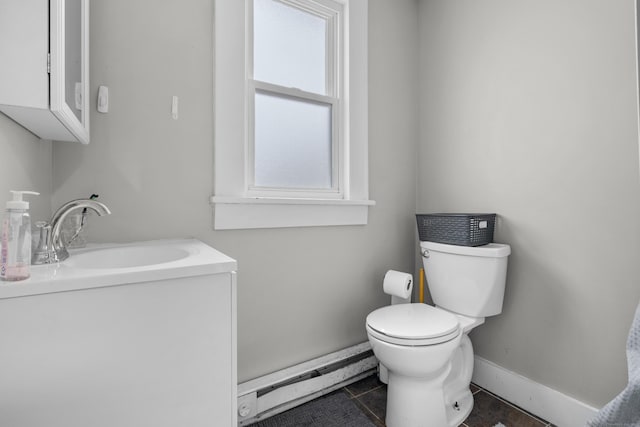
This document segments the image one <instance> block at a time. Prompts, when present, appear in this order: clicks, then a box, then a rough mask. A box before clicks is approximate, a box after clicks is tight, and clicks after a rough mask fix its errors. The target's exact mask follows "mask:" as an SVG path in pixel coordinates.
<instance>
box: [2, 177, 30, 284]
mask: <svg viewBox="0 0 640 427" xmlns="http://www.w3.org/2000/svg"><path fill="white" fill-rule="evenodd" d="M11 193H12V194H13V200H10V201H8V202H7V210H6V212H5V215H4V218H3V220H2V239H1V240H2V242H1V243H2V249H1V251H0V279H2V280H7V281H16V280H24V279H28V278H29V276H30V272H29V267H30V265H31V218H29V202H26V201H24V200H22V195H23V194H33V195H36V196H37V195H39V194H40V193H36V192H35V191H14V190H11Z"/></svg>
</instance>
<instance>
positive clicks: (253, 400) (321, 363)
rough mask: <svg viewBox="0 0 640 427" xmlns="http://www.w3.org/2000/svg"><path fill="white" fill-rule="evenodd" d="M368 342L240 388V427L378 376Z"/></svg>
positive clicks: (244, 384) (247, 383) (257, 379)
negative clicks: (366, 378) (374, 374)
mask: <svg viewBox="0 0 640 427" xmlns="http://www.w3.org/2000/svg"><path fill="white" fill-rule="evenodd" d="M377 365H378V361H377V359H376V358H375V356H374V355H373V351H372V350H371V345H370V344H369V343H368V342H365V343H362V344H358V345H356V346H353V347H349V348H346V349H344V350H340V351H337V352H335V353H331V354H327V355H326V356H322V357H319V358H317V359H313V360H310V361H308V362H304V363H301V364H299V365H296V366H292V367H290V368H286V369H283V370H281V371H277V372H274V373H272V374H269V375H265V376H263V377H260V378H256V379H253V380H251V381H247V382H245V383H242V384H238V425H240V426H246V425H249V424H252V423H255V422H257V421H260V420H263V419H265V418H269V417H271V416H273V415H276V414H279V413H280V412H284V411H286V410H288V409H291V408H293V407H295V406H298V405H301V404H303V403H306V402H309V401H310V400H313V399H315V398H317V397H320V396H322V395H324V394H327V393H330V392H332V391H334V390H337V389H339V388H341V387H344V386H346V385H348V384H351V383H353V382H355V381H358V380H360V379H362V378H365V377H367V376H369V375H371V374H373V373H374V372H376V369H377Z"/></svg>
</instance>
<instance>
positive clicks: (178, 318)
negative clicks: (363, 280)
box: [0, 240, 237, 427]
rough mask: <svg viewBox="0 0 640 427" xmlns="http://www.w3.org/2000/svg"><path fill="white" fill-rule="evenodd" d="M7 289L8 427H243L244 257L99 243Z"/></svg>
mask: <svg viewBox="0 0 640 427" xmlns="http://www.w3.org/2000/svg"><path fill="white" fill-rule="evenodd" d="M70 253H71V256H70V257H69V259H68V260H66V261H64V262H62V263H60V264H52V265H43V266H34V267H33V268H32V276H31V278H29V279H27V280H26V281H23V282H13V283H8V282H0V426H11V427H34V426H47V427H88V426H91V427H115V426H118V427H134V426H135V427H141V426H154V427H176V426H189V427H199V426H203V427H204V426H207V427H211V426H222V427H226V426H236V425H237V420H236V395H237V391H236V389H237V374H236V273H235V271H236V269H237V264H236V261H234V260H233V259H231V258H229V257H228V256H226V255H224V254H222V253H220V252H218V251H216V250H214V249H212V248H211V247H209V246H207V245H205V244H203V243H201V242H199V241H197V240H169V241H153V242H143V243H135V244H126V245H95V246H92V247H91V248H86V249H80V250H74V251H70Z"/></svg>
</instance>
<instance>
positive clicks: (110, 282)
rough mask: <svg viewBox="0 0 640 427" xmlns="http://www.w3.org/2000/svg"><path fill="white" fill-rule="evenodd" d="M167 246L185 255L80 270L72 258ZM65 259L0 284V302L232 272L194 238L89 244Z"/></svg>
mask: <svg viewBox="0 0 640 427" xmlns="http://www.w3.org/2000/svg"><path fill="white" fill-rule="evenodd" d="M157 246H165V247H170V248H172V250H175V251H185V252H186V253H187V254H185V255H186V256H184V257H183V258H181V259H177V260H175V261H169V262H163V263H160V264H149V265H141V266H135V267H126V268H121V267H117V268H81V267H78V266H75V265H74V261H73V260H74V256H78V255H82V254H87V253H89V252H93V251H96V252H97V251H100V250H104V249H111V250H112V249H116V250H117V249H119V248H122V249H123V250H127V248H136V247H142V248H143V249H144V248H149V249H150V250H151V249H152V247H157ZM69 254H70V256H69V258H68V259H66V260H65V261H63V262H61V263H57V264H48V265H32V266H31V277H30V278H28V279H26V280H22V281H18V282H0V299H5V298H16V297H24V296H29V295H39V294H48V293H54V292H65V291H74V290H80V289H91V288H99V287H104V286H118V285H126V284H133V283H141V282H149V281H153V280H166V279H175V278H178V277H193V276H201V275H209V274H219V273H228V272H232V271H235V270H236V269H237V268H238V267H237V263H236V261H235V260H234V259H232V258H230V257H228V256H226V255H225V254H223V253H221V252H219V251H217V250H215V249H213V248H212V247H210V246H208V245H206V244H204V243H202V242H200V241H199V240H195V239H183V240H153V241H147V242H134V243H126V244H92V245H87V247H86V248H82V249H74V250H70V251H69Z"/></svg>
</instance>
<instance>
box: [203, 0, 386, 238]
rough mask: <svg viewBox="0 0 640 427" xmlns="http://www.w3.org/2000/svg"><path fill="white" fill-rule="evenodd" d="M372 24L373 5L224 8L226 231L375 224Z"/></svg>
mask: <svg viewBox="0 0 640 427" xmlns="http://www.w3.org/2000/svg"><path fill="white" fill-rule="evenodd" d="M366 22H367V1H366V0H244V1H240V0H216V17H215V95H214V98H215V121H214V123H215V125H214V126H215V141H214V143H215V166H214V174H215V194H214V196H213V197H212V199H211V201H212V204H213V205H214V215H215V221H214V227H215V228H216V229H233V228H263V227H292V226H316V225H341V224H366V222H367V216H368V207H369V206H370V205H373V204H374V202H372V201H370V200H368V182H367V181H368V176H367V30H366V28H367V26H366Z"/></svg>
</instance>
